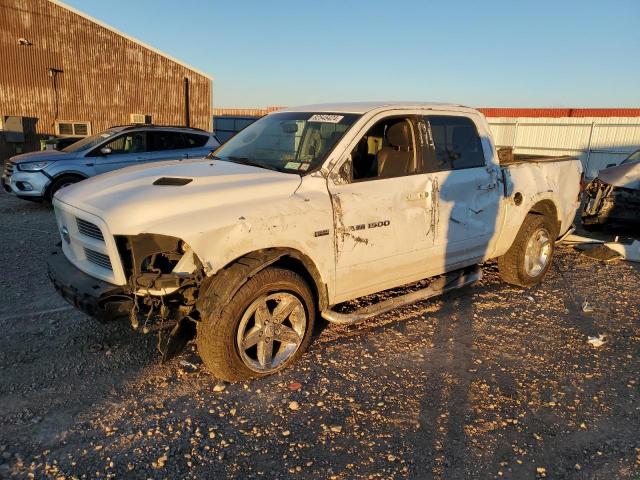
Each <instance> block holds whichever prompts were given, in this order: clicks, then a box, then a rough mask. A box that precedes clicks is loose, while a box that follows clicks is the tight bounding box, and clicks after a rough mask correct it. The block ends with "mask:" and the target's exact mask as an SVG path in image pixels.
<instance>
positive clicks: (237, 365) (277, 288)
mask: <svg viewBox="0 0 640 480" xmlns="http://www.w3.org/2000/svg"><path fill="white" fill-rule="evenodd" d="M216 312H220V313H216ZM315 312H316V309H315V302H314V297H313V294H312V293H311V290H310V289H309V286H308V285H307V283H306V282H305V280H304V279H303V278H302V277H301V276H300V275H298V274H297V273H295V272H292V271H290V270H285V269H281V268H275V267H267V268H265V269H264V270H262V271H261V272H259V273H257V274H256V275H255V276H253V277H252V278H250V279H249V280H248V281H247V282H246V283H245V284H244V285H243V286H242V287H240V289H239V290H238V291H237V293H236V294H235V295H234V296H233V298H232V299H231V300H230V301H229V302H228V303H227V304H226V305H225V306H224V308H222V309H221V310H220V309H219V305H215V304H213V303H212V302H207V301H204V302H202V308H201V311H200V316H201V321H200V322H199V324H198V332H197V337H196V343H197V345H198V352H199V353H200V356H201V357H202V360H203V362H204V364H205V365H206V367H207V368H208V369H209V371H211V373H213V374H214V375H215V376H216V377H218V378H221V379H222V380H227V381H231V382H233V381H241V380H247V379H250V378H255V377H260V376H265V375H270V374H272V373H275V372H277V371H279V370H282V369H283V368H285V367H287V366H288V365H291V364H292V363H294V362H295V361H296V360H297V359H298V358H299V357H300V356H301V355H302V354H303V353H304V351H305V350H306V349H307V347H308V346H309V343H310V342H311V335H312V331H313V324H314V320H315Z"/></svg>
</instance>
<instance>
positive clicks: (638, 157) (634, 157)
mask: <svg viewBox="0 0 640 480" xmlns="http://www.w3.org/2000/svg"><path fill="white" fill-rule="evenodd" d="M633 162H640V150H636V151H635V152H633V153H632V154H631V155H629V156H628V157H627V158H625V159H624V160H623V161H622V163H621V165H622V164H625V163H633Z"/></svg>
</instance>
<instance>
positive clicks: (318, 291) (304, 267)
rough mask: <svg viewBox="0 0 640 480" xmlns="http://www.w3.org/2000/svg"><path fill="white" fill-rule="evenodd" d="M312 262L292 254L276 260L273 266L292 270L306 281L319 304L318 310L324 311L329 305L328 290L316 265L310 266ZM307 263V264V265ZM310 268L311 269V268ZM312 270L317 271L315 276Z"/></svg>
mask: <svg viewBox="0 0 640 480" xmlns="http://www.w3.org/2000/svg"><path fill="white" fill-rule="evenodd" d="M308 262H310V260H307V262H305V261H303V260H301V259H300V258H297V257H296V256H293V255H291V254H285V255H283V256H282V257H280V258H279V259H278V260H276V261H275V262H274V263H273V265H274V266H276V267H280V268H285V269H287V270H291V271H293V272H295V273H297V274H298V275H300V276H301V277H302V278H304V279H305V280H306V282H307V283H308V284H309V286H310V287H311V291H312V292H313V295H314V297H315V299H316V303H317V304H318V308H319V309H320V311H322V310H323V309H324V308H326V307H327V306H328V304H329V300H328V296H327V288H326V286H325V284H324V283H323V282H322V279H321V278H320V274H319V272H318V271H317V269H316V267H315V265H313V264H310V265H309V264H308ZM305 263H307V264H305ZM309 267H310V268H309ZM310 270H315V274H314V273H312V272H311V271H310Z"/></svg>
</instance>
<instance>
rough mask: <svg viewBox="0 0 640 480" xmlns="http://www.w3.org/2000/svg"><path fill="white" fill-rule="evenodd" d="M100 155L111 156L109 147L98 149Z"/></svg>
mask: <svg viewBox="0 0 640 480" xmlns="http://www.w3.org/2000/svg"><path fill="white" fill-rule="evenodd" d="M100 153H101V154H102V155H110V154H111V149H110V148H109V147H102V148H101V149H100Z"/></svg>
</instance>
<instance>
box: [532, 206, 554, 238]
mask: <svg viewBox="0 0 640 480" xmlns="http://www.w3.org/2000/svg"><path fill="white" fill-rule="evenodd" d="M529 213H533V214H536V215H544V216H545V217H548V218H549V219H550V220H552V221H553V224H554V225H555V227H556V231H555V235H556V236H558V235H559V234H560V219H559V218H558V210H557V209H556V205H555V204H554V203H553V202H552V201H551V200H542V201H540V202H538V203H536V204H535V205H534V206H533V207H531V210H529Z"/></svg>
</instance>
